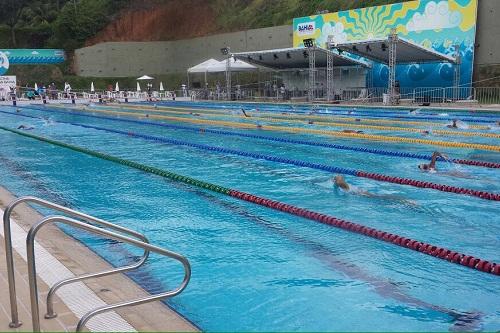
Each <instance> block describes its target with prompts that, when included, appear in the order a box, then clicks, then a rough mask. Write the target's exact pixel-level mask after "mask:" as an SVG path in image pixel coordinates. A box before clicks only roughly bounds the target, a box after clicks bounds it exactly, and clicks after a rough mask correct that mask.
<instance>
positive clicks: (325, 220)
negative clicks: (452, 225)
mask: <svg viewBox="0 0 500 333" xmlns="http://www.w3.org/2000/svg"><path fill="white" fill-rule="evenodd" d="M229 195H230V196H232V197H234V198H237V199H240V200H244V201H248V202H251V203H254V204H257V205H260V206H264V207H268V208H272V209H274V210H278V211H282V212H285V213H289V214H293V215H296V216H300V217H303V218H306V219H309V220H313V221H316V222H320V223H322V224H326V225H330V226H333V227H336V228H340V229H343V230H347V231H350V232H354V233H357V234H361V235H365V236H368V237H372V238H375V239H379V240H382V241H384V242H387V243H392V244H394V245H397V246H401V247H404V248H407V249H410V250H414V251H417V252H420V253H424V254H427V255H429V256H433V257H436V258H439V259H442V260H447V261H449V262H452V263H455V264H458V265H462V266H466V267H469V268H472V269H475V270H478V271H481V272H485V273H489V274H493V275H499V276H500V265H499V264H497V263H494V262H489V261H487V260H483V259H480V258H476V257H474V256H470V255H466V254H463V253H460V252H456V251H452V250H448V249H446V248H443V247H439V246H436V245H432V244H428V243H424V242H420V241H417V240H414V239H411V238H407V237H403V236H399V235H396V234H391V233H388V232H385V231H381V230H377V229H374V228H370V227H366V226H364V225H361V224H357V223H353V222H349V221H345V220H341V219H338V218H335V217H333V216H329V215H326V214H320V213H317V212H313V211H310V210H307V209H304V208H299V207H296V206H293V205H289V204H285V203H282V202H279V201H274V200H270V199H266V198H262V197H258V196H255V195H252V194H248V193H245V192H240V191H236V190H230V191H229Z"/></svg>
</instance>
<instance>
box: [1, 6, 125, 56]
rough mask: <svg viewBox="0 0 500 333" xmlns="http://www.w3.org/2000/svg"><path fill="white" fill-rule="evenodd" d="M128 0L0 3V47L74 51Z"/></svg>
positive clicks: (107, 21)
mask: <svg viewBox="0 0 500 333" xmlns="http://www.w3.org/2000/svg"><path fill="white" fill-rule="evenodd" d="M129 1H130V0H0V9H1V10H0V47H4V48H7V47H12V48H19V47H26V48H31V47H55V48H63V49H66V50H74V49H75V48H78V47H81V46H82V45H83V44H84V42H85V40H87V39H88V38H90V37H92V36H94V35H95V34H96V33H97V32H98V31H99V30H101V29H102V28H104V26H105V25H106V24H107V23H109V22H110V21H111V20H112V19H113V16H114V15H115V14H116V13H118V11H119V10H120V9H121V8H123V6H125V5H127V4H128V3H129Z"/></svg>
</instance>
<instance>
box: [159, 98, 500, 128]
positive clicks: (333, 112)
mask: <svg viewBox="0 0 500 333" xmlns="http://www.w3.org/2000/svg"><path fill="white" fill-rule="evenodd" d="M176 103H179V104H181V103H183V102H176ZM157 104H159V105H164V106H168V105H175V104H174V103H169V102H167V103H166V102H157ZM183 105H184V106H187V107H193V108H196V105H195V104H185V103H184V104H183ZM203 107H204V106H203ZM203 107H200V108H203ZM244 107H245V105H234V106H233V105H231V106H230V105H227V104H226V105H224V106H216V107H213V108H214V109H218V110H220V109H234V108H244ZM257 107H259V109H262V110H266V107H260V106H257ZM209 108H210V107H209ZM266 111H270V112H286V111H288V112H292V113H296V114H307V113H308V112H315V113H316V114H320V115H330V114H331V115H341V116H343V115H349V114H348V113H340V112H348V111H354V112H356V113H358V115H359V116H361V117H371V118H385V119H386V118H389V119H393V118H395V119H411V120H431V121H436V120H446V121H452V120H455V119H457V120H461V121H464V122H472V123H488V124H491V123H495V121H496V120H497V118H495V117H497V116H496V115H495V116H493V117H491V120H486V119H474V118H459V117H442V116H434V117H418V116H408V115H405V114H402V113H395V112H387V111H383V113H384V115H378V114H374V113H375V112H376V111H364V110H359V109H356V110H346V111H340V110H336V109H333V110H332V109H330V111H331V113H325V112H321V110H319V111H318V109H312V108H310V109H307V110H304V111H297V109H292V108H290V109H284V110H281V109H277V110H273V109H269V108H267V110H266ZM478 118H479V117H478ZM484 118H490V117H484Z"/></svg>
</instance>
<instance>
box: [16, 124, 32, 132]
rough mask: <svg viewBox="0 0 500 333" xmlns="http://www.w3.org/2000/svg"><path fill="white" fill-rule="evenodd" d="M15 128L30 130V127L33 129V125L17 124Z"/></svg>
mask: <svg viewBox="0 0 500 333" xmlns="http://www.w3.org/2000/svg"><path fill="white" fill-rule="evenodd" d="M17 129H19V130H25V131H31V130H32V129H34V127H33V126H26V125H19V127H18V128H17Z"/></svg>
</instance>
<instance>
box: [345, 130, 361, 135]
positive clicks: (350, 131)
mask: <svg viewBox="0 0 500 333" xmlns="http://www.w3.org/2000/svg"><path fill="white" fill-rule="evenodd" d="M342 133H350V134H363V133H365V132H363V131H355V130H343V131H342Z"/></svg>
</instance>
